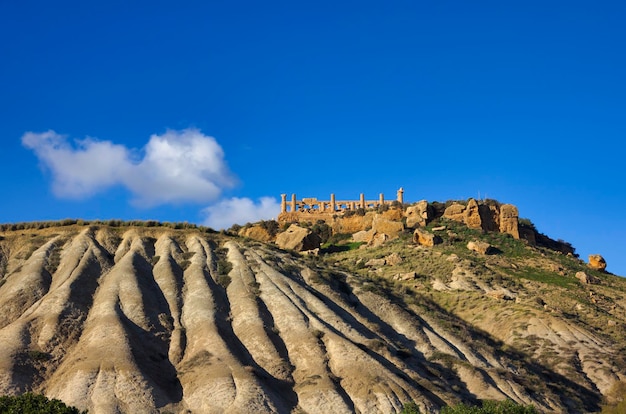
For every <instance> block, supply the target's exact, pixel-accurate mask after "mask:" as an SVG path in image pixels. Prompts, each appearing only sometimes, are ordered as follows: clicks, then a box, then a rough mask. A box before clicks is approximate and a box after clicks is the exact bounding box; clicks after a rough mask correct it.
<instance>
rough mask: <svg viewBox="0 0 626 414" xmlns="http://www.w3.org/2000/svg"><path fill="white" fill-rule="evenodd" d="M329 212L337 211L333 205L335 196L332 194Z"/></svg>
mask: <svg viewBox="0 0 626 414" xmlns="http://www.w3.org/2000/svg"><path fill="white" fill-rule="evenodd" d="M330 210H331V211H335V210H337V206H336V204H335V195H334V194H331V195H330Z"/></svg>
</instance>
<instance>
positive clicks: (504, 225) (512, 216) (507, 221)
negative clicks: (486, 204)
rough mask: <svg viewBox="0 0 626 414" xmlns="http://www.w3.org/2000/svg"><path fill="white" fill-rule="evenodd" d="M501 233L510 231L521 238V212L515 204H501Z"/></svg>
mask: <svg viewBox="0 0 626 414" xmlns="http://www.w3.org/2000/svg"><path fill="white" fill-rule="evenodd" d="M500 233H508V234H510V235H511V236H513V238H514V239H519V212H518V210H517V207H515V206H514V205H513V204H502V205H501V206H500Z"/></svg>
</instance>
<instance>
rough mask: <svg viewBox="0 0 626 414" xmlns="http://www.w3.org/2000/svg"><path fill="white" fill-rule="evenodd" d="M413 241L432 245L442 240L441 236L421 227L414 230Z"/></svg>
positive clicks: (423, 244)
mask: <svg viewBox="0 0 626 414" xmlns="http://www.w3.org/2000/svg"><path fill="white" fill-rule="evenodd" d="M413 242H414V243H417V244H419V245H420V246H426V247H432V246H434V245H436V244H439V243H441V242H442V239H441V237H439V236H437V235H436V234H433V233H431V232H429V231H426V230H424V229H421V228H417V229H415V231H414V232H413Z"/></svg>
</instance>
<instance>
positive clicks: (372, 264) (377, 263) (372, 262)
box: [365, 257, 387, 267]
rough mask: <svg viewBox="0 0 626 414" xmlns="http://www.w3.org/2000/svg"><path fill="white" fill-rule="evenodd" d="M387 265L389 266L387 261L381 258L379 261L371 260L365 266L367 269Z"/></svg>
mask: <svg viewBox="0 0 626 414" xmlns="http://www.w3.org/2000/svg"><path fill="white" fill-rule="evenodd" d="M385 264H387V261H386V260H385V259H384V258H382V257H381V258H379V259H370V260H368V261H367V262H366V263H365V266H367V267H379V266H384V265H385Z"/></svg>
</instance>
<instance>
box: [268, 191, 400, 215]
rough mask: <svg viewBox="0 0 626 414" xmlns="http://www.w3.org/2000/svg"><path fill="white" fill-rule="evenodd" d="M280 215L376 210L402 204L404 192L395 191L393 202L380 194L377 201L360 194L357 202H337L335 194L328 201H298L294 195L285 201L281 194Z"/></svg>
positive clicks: (283, 195)
mask: <svg viewBox="0 0 626 414" xmlns="http://www.w3.org/2000/svg"><path fill="white" fill-rule="evenodd" d="M280 196H281V203H280V211H281V213H295V212H299V213H332V212H344V211H350V210H356V209H359V208H362V209H368V208H377V207H379V206H382V205H392V204H394V203H400V205H402V204H403V203H404V190H403V189H402V187H400V189H399V190H398V191H397V194H396V199H395V200H391V201H388V200H385V196H384V195H383V194H382V193H381V194H380V195H379V197H378V200H366V199H365V195H364V194H363V193H361V195H360V197H359V199H358V200H337V199H336V198H335V194H331V195H330V200H328V201H325V200H318V199H317V198H303V199H301V200H298V199H297V197H296V195H295V194H292V195H291V201H289V202H288V201H287V194H281V195H280Z"/></svg>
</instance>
